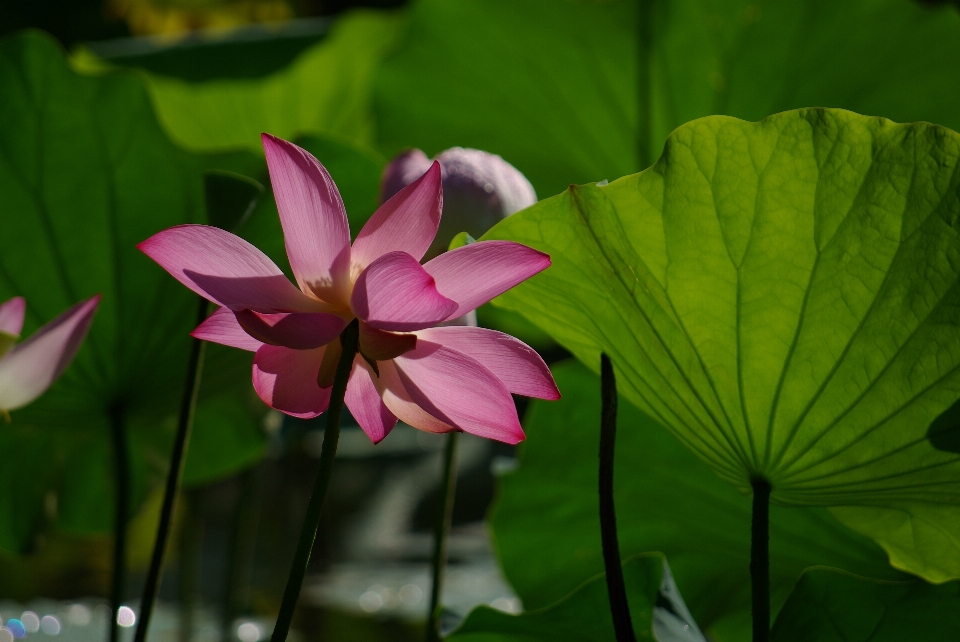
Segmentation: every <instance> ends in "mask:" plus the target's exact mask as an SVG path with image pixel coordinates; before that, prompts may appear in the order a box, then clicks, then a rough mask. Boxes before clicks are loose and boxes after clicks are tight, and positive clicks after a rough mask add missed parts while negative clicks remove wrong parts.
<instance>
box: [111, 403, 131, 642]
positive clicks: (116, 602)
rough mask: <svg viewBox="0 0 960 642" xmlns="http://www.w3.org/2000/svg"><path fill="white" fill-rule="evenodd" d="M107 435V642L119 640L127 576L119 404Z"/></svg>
mask: <svg viewBox="0 0 960 642" xmlns="http://www.w3.org/2000/svg"><path fill="white" fill-rule="evenodd" d="M110 434H111V437H112V440H113V472H114V493H115V496H114V499H115V501H116V506H115V507H114V510H115V512H114V522H113V578H112V580H111V586H110V610H111V612H112V618H111V620H110V642H118V640H119V639H120V626H119V624H118V623H117V614H118V613H119V612H120V607H121V606H122V605H123V595H124V588H125V581H124V580H125V579H126V575H127V568H126V566H127V565H126V560H127V522H128V521H129V518H130V515H129V513H130V452H129V450H128V447H127V426H126V410H125V408H124V406H123V404H122V403H118V404H116V405H114V406H113V407H112V408H111V409H110Z"/></svg>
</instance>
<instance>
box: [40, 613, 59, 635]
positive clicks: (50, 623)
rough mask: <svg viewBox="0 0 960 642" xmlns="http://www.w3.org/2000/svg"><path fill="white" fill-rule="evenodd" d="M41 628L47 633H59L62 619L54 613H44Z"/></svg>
mask: <svg viewBox="0 0 960 642" xmlns="http://www.w3.org/2000/svg"><path fill="white" fill-rule="evenodd" d="M40 630H41V631H43V632H44V633H46V634H47V635H59V634H60V620H58V619H57V618H56V617H54V616H52V615H44V616H43V617H42V618H40Z"/></svg>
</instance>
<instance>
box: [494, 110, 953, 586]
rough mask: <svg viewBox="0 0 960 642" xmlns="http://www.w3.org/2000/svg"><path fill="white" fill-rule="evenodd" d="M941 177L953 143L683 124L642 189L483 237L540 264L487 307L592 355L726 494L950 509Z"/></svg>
mask: <svg viewBox="0 0 960 642" xmlns="http://www.w3.org/2000/svg"><path fill="white" fill-rule="evenodd" d="M958 168H960V136H958V135H957V134H955V133H953V132H951V131H949V130H947V129H944V128H941V127H937V126H933V125H929V124H924V123H921V124H914V125H896V124H893V123H891V122H889V121H885V120H883V119H877V118H866V117H862V116H857V115H855V114H852V113H850V112H844V111H839V110H800V111H793V112H785V113H783V114H779V115H776V116H771V117H770V118H768V119H766V120H764V121H762V122H759V123H747V122H743V121H739V120H735V119H732V118H727V117H719V116H718V117H711V118H704V119H701V120H698V121H694V122H693V123H689V124H687V125H685V126H683V127H681V128H679V129H678V130H677V131H676V132H675V133H674V134H673V135H672V136H671V138H670V139H669V140H668V141H667V145H666V148H665V150H664V154H663V156H662V157H661V159H660V161H659V162H658V163H657V164H656V165H654V166H653V167H652V168H650V169H649V170H647V171H645V172H643V173H641V174H637V175H633V176H628V177H625V178H622V179H620V180H618V181H616V182H614V183H611V184H610V185H608V186H604V187H598V186H592V185H588V186H580V187H573V188H571V189H570V190H569V191H568V192H566V193H564V194H562V195H560V196H557V197H555V198H552V199H548V200H546V201H541V202H540V203H539V204H538V205H536V206H534V207H533V208H531V209H528V210H526V211H525V212H522V213H519V214H515V215H514V216H512V217H510V218H509V219H507V220H505V221H504V222H502V223H500V224H499V225H498V226H497V227H496V228H494V229H493V230H492V231H491V232H490V233H489V234H488V235H486V236H485V237H484V238H510V239H513V240H516V241H520V242H522V243H526V244H528V245H531V246H533V247H536V248H538V249H540V250H543V251H545V252H548V253H549V254H550V255H551V257H552V259H553V262H554V263H553V267H552V268H551V269H549V270H547V271H546V272H544V273H543V274H542V275H539V276H537V277H534V278H533V279H531V280H530V281H528V282H527V283H526V284H524V285H521V286H520V287H518V288H515V289H514V290H512V291H511V292H509V293H508V294H507V295H506V296H504V297H503V298H502V301H503V303H504V304H505V305H507V306H508V307H510V308H512V309H515V310H518V311H520V312H521V313H523V314H525V315H526V316H527V317H528V318H530V319H531V320H532V321H534V322H535V323H537V324H538V325H540V326H541V327H543V328H544V329H545V330H547V331H548V332H549V333H550V334H551V335H553V336H554V338H555V339H557V340H558V341H559V342H560V343H561V345H564V346H565V347H567V348H568V349H570V350H571V351H572V352H573V353H574V354H575V355H577V356H578V357H579V358H581V359H582V360H583V361H584V362H585V363H587V364H588V365H590V364H596V363H597V359H598V356H597V355H598V352H599V351H600V350H604V351H606V352H608V353H609V354H610V355H611V357H612V359H613V361H614V364H615V366H616V367H617V369H618V371H619V372H620V374H621V380H622V384H623V385H622V388H621V390H622V391H623V392H624V394H625V395H626V396H627V397H628V398H629V399H630V400H631V401H632V402H634V403H635V404H637V405H638V406H639V407H640V408H642V409H643V410H644V411H645V412H647V413H648V414H650V415H651V416H653V417H655V418H656V419H657V420H658V421H660V422H661V423H662V424H663V425H665V426H667V427H668V428H669V429H670V430H671V431H672V432H673V433H674V434H675V435H676V436H677V437H678V438H679V439H680V441H681V442H683V443H684V444H685V445H686V446H687V447H689V448H690V449H692V450H693V451H694V452H696V453H697V454H698V455H699V456H700V458H701V459H703V460H704V461H706V462H708V463H709V464H710V465H711V467H712V468H713V469H714V471H715V472H717V473H718V474H719V475H721V476H722V477H724V478H725V479H727V480H728V481H730V482H731V483H733V484H735V485H736V486H737V487H739V488H740V489H742V490H744V491H747V490H748V489H749V487H750V486H749V484H750V479H751V477H752V476H753V475H762V476H764V477H765V478H766V479H768V480H769V481H770V482H771V484H772V486H773V496H772V497H773V501H775V502H777V503H781V504H800V505H823V506H850V505H866V506H885V505H888V504H890V503H891V502H894V503H900V504H903V503H914V502H919V503H940V504H956V503H957V501H958V500H960V456H958V455H957V453H954V452H950V451H949V450H942V449H940V448H938V447H937V446H936V445H935V444H934V443H933V442H932V441H931V440H930V439H929V438H928V434H927V433H928V427H929V426H930V425H931V423H932V422H933V421H934V420H935V419H936V418H937V416H938V415H940V414H941V413H942V412H944V411H945V410H947V409H948V408H949V407H951V406H952V405H953V403H954V402H955V401H956V400H957V398H958V397H960V332H958V325H960V315H958V309H960V284H958V271H960V222H958V220H960V200H958V185H960V178H958V174H960V172H958ZM914 526H915V527H916V528H920V529H922V528H925V526H923V525H922V524H920V523H914ZM872 535H873V536H875V537H877V538H878V539H879V540H880V541H883V540H884V535H883V533H882V532H876V533H872ZM956 545H957V544H956V543H955V544H954V547H956ZM930 553H931V554H932V555H935V554H936V552H935V551H931V552H930ZM950 559H956V555H955V554H954V553H949V554H947V555H945V556H944V558H943V559H942V560H941V565H942V568H941V572H942V573H944V574H946V575H948V576H951V577H952V576H958V577H960V568H957V567H955V566H951V567H948V566H947V564H948V563H949V560H950ZM907 568H909V570H912V571H915V572H923V573H926V571H924V570H923V569H917V568H912V567H907ZM928 576H929V575H928ZM929 577H933V576H929ZM938 579H943V577H940V578H938Z"/></svg>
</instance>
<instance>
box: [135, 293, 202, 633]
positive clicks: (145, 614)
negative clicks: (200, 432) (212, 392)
mask: <svg viewBox="0 0 960 642" xmlns="http://www.w3.org/2000/svg"><path fill="white" fill-rule="evenodd" d="M208 308H209V303H207V300H206V299H203V298H200V297H198V306H197V324H198V325H199V324H200V323H203V320H204V319H206V318H207V310H208ZM204 343H205V342H203V341H201V340H199V339H193V340H192V341H191V346H190V359H189V361H188V363H187V377H186V381H185V382H184V387H183V397H182V399H181V401H180V417H179V422H178V424H177V435H176V438H175V440H174V443H173V452H171V453H170V470H169V472H168V473H167V485H166V488H165V489H164V494H163V506H162V507H161V509H160V524H159V526H158V527H157V538H156V540H155V542H154V545H153V555H152V557H151V558H150V568H149V569H148V570H147V579H146V583H145V585H144V588H143V597H142V598H141V600H140V618H139V620H138V621H137V630H136V633H135V634H134V638H133V639H134V642H145V640H146V639H147V629H148V627H149V626H150V617H151V615H152V614H153V607H154V605H155V603H156V600H157V592H158V591H159V590H160V581H161V579H162V578H163V562H164V559H165V558H166V553H167V542H168V541H169V539H170V528H171V525H172V523H173V514H174V511H175V510H176V506H177V497H178V495H179V494H180V481H181V479H183V464H184V461H185V460H186V455H187V446H188V444H189V443H190V432H191V430H192V429H193V416H194V412H195V410H196V407H197V395H198V393H199V391H200V378H201V375H202V373H203V355H204Z"/></svg>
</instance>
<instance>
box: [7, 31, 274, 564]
mask: <svg viewBox="0 0 960 642" xmlns="http://www.w3.org/2000/svg"><path fill="white" fill-rule="evenodd" d="M0 47H2V58H0V86H2V93H3V95H4V96H7V97H8V99H7V100H4V101H3V105H2V106H0V110H2V112H3V113H2V116H0V121H2V122H4V123H15V126H5V127H3V128H2V129H0V149H2V155H3V159H4V163H3V165H2V167H0V184H2V185H3V189H0V209H2V210H3V211H5V212H11V213H13V212H15V213H16V215H8V216H5V218H4V223H3V234H2V235H0V275H2V278H0V299H6V298H8V297H10V296H13V295H16V294H22V295H25V296H26V298H27V322H26V329H27V331H28V332H32V331H33V330H34V329H35V328H36V327H38V326H39V325H40V324H41V323H43V322H44V321H46V320H49V319H51V318H53V317H54V316H55V315H56V314H58V313H59V312H60V311H62V310H63V309H65V308H67V307H68V306H69V305H71V304H72V303H74V302H76V301H78V300H80V299H82V298H85V297H89V296H91V295H93V294H96V293H98V292H99V293H102V294H103V295H104V300H103V302H102V303H101V306H100V309H99V311H98V314H97V317H96V322H95V324H94V326H93V327H92V329H91V332H90V336H89V338H88V340H87V342H86V344H85V346H84V348H83V349H82V350H81V352H80V354H79V355H78V357H77V359H76V361H75V362H74V364H73V366H72V367H71V368H70V369H69V370H68V372H67V373H66V375H65V376H64V377H63V378H62V379H61V380H60V381H59V382H58V383H57V384H56V385H55V386H54V387H53V388H52V389H51V390H50V392H49V393H48V394H46V395H45V396H44V397H43V398H42V399H41V400H40V401H38V402H37V403H35V404H33V405H31V406H29V407H27V408H25V409H23V410H21V411H18V412H16V413H14V415H13V418H14V422H15V425H17V426H18V427H19V428H18V430H21V431H24V432H28V433H30V434H31V435H33V439H36V440H37V441H36V442H34V444H35V445H34V446H32V447H31V449H30V451H29V452H33V453H35V456H36V457H39V458H42V462H43V463H41V461H38V462H37V463H36V465H33V466H26V467H24V468H23V470H22V471H21V474H20V475H16V476H15V479H14V480H11V481H12V483H15V484H16V485H18V486H20V487H28V488H29V491H30V492H28V493H24V494H21V493H18V492H16V491H15V490H12V489H11V490H9V491H7V490H5V491H4V492H2V493H0V501H2V502H16V501H22V500H23V498H24V497H25V496H26V497H29V496H45V495H46V494H47V492H48V490H50V489H53V490H54V491H55V492H56V497H57V498H58V500H57V510H56V515H55V516H54V517H53V525H54V526H55V527H56V528H57V529H62V530H65V531H71V532H90V531H103V530H108V529H109V528H110V527H111V525H112V522H113V510H112V508H111V502H110V501H109V500H107V501H105V498H109V497H111V496H112V495H113V492H112V488H113V482H112V470H113V465H112V463H111V454H110V442H109V437H108V436H109V434H110V432H109V425H110V417H111V414H112V413H119V414H122V416H123V417H124V419H125V423H126V425H127V426H128V429H129V433H130V440H131V453H130V454H131V462H132V470H133V471H134V476H133V480H134V486H133V496H134V497H135V498H136V499H135V501H136V503H137V504H138V505H139V503H140V502H141V501H142V499H143V498H144V497H145V494H146V492H147V490H148V488H149V487H150V486H151V485H152V483H154V481H156V479H158V478H159V477H160V476H162V475H163V474H164V473H165V472H166V471H165V469H164V466H163V462H164V461H165V460H166V457H167V452H168V449H169V444H170V439H171V437H172V431H173V416H174V415H175V412H176V408H177V406H178V404H179V399H180V392H181V387H182V385H183V378H184V375H185V371H186V354H187V346H188V341H189V337H188V333H189V331H190V329H191V328H190V326H191V323H192V321H193V316H194V314H193V313H192V312H191V310H192V309H195V307H196V305H195V304H194V297H193V296H192V295H191V294H189V293H185V292H183V291H182V288H176V287H174V284H171V283H170V282H169V279H168V278H167V277H166V276H165V275H164V274H163V272H162V271H161V270H159V269H157V268H156V266H154V265H152V264H151V263H150V262H149V261H148V260H147V259H146V258H145V257H143V256H142V255H141V254H140V253H139V252H138V251H137V249H136V247H135V245H136V243H138V242H139V241H141V240H143V239H144V238H146V237H147V236H149V235H150V234H152V233H153V232H155V231H157V230H159V229H162V228H164V227H167V226H170V225H174V224H177V223H186V222H198V221H201V220H203V217H204V208H203V194H202V173H201V163H200V160H199V158H197V157H194V156H191V155H189V154H187V153H185V152H183V151H181V150H179V149H177V148H176V147H174V146H173V145H172V144H170V143H169V142H168V141H167V139H166V137H165V136H164V134H163V132H162V131H161V129H160V128H159V126H158V125H157V124H156V120H155V119H154V118H153V115H152V110H151V107H150V103H149V98H148V96H147V94H146V92H145V91H144V90H143V88H142V86H141V85H140V83H138V82H137V80H136V79H135V78H133V77H130V76H115V77H105V78H98V79H91V78H84V77H81V76H78V75H77V74H75V73H74V72H72V71H71V70H70V69H69V68H68V67H67V65H66V62H65V60H64V58H63V55H62V53H61V52H60V51H59V47H58V46H57V45H56V44H54V43H52V42H51V41H50V40H49V39H47V38H45V37H43V36H40V35H38V34H35V33H27V34H24V35H22V36H18V37H14V38H10V39H6V40H4V41H2V44H0ZM64 141H68V142H67V143H65V142H64ZM236 364H237V362H236V359H235V358H234V355H233V354H232V353H226V352H224V353H219V352H215V353H212V354H211V357H210V369H211V370H212V371H214V372H216V371H217V370H221V371H231V374H230V375H228V376H226V377H216V376H214V377H210V378H209V379H207V380H205V386H204V388H203V391H202V393H201V394H202V397H203V399H204V402H203V403H202V404H201V410H200V413H199V417H198V422H197V430H196V434H197V435H198V439H199V440H200V441H203V440H204V439H206V438H207V435H206V433H207V432H208V431H209V432H210V433H212V434H213V435H215V437H211V438H213V439H216V440H217V441H218V443H219V446H218V447H217V448H215V449H213V452H208V453H207V456H205V457H189V458H188V460H187V464H186V466H187V471H188V472H187V477H188V479H191V480H197V481H202V480H207V479H211V478H214V477H217V476H220V475H223V474H226V473H228V472H231V471H233V470H236V469H237V468H238V467H239V466H241V465H243V464H244V463H246V462H249V461H251V460H252V459H255V458H257V457H258V456H259V453H260V452H261V449H262V444H263V438H262V435H261V433H260V430H259V428H258V426H257V418H256V417H257V415H258V414H260V413H261V412H262V411H261V410H260V409H259V408H258V406H256V405H252V404H248V403H247V402H245V401H244V400H245V399H246V398H247V397H249V396H250V395H249V394H246V390H247V385H248V384H247V382H246V376H243V375H242V370H238V369H237V368H236ZM238 373H240V374H239V375H238ZM241 386H243V387H241ZM236 391H243V393H241V394H240V396H239V397H237V394H236ZM238 400H239V401H240V403H239V404H238V403H237V401H238ZM207 404H215V405H217V406H218V407H217V410H215V411H211V409H210V407H209V406H207ZM224 404H226V405H228V406H230V407H231V411H230V413H228V414H224V413H223V412H222V410H223V406H224ZM248 405H249V410H245V407H246V406H248ZM251 410H252V411H254V412H253V413H251V412H250V411H251ZM31 427H32V428H31ZM16 434H17V433H16V432H14V431H3V433H2V436H0V439H3V440H5V441H8V440H9V441H10V442H12V443H8V444H6V446H7V447H8V448H9V449H10V450H11V451H13V452H15V451H17V450H19V448H18V447H17V444H18V442H19V440H17V439H16V437H15V435H16ZM31 477H33V478H34V480H33V482H32V483H31V482H30V481H28V480H29V479H30V478H31ZM42 506H43V504H42V503H39V504H38V503H36V502H33V503H32V505H31V506H29V507H27V506H23V505H20V506H19V507H17V508H13V507H10V506H6V505H5V506H4V512H5V513H6V514H7V516H8V518H6V519H4V520H3V531H2V534H0V542H2V546H3V547H4V548H7V549H11V550H23V549H25V548H28V547H30V546H31V536H32V534H33V533H34V531H35V529H36V527H37V525H38V520H40V514H41V507H42Z"/></svg>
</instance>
